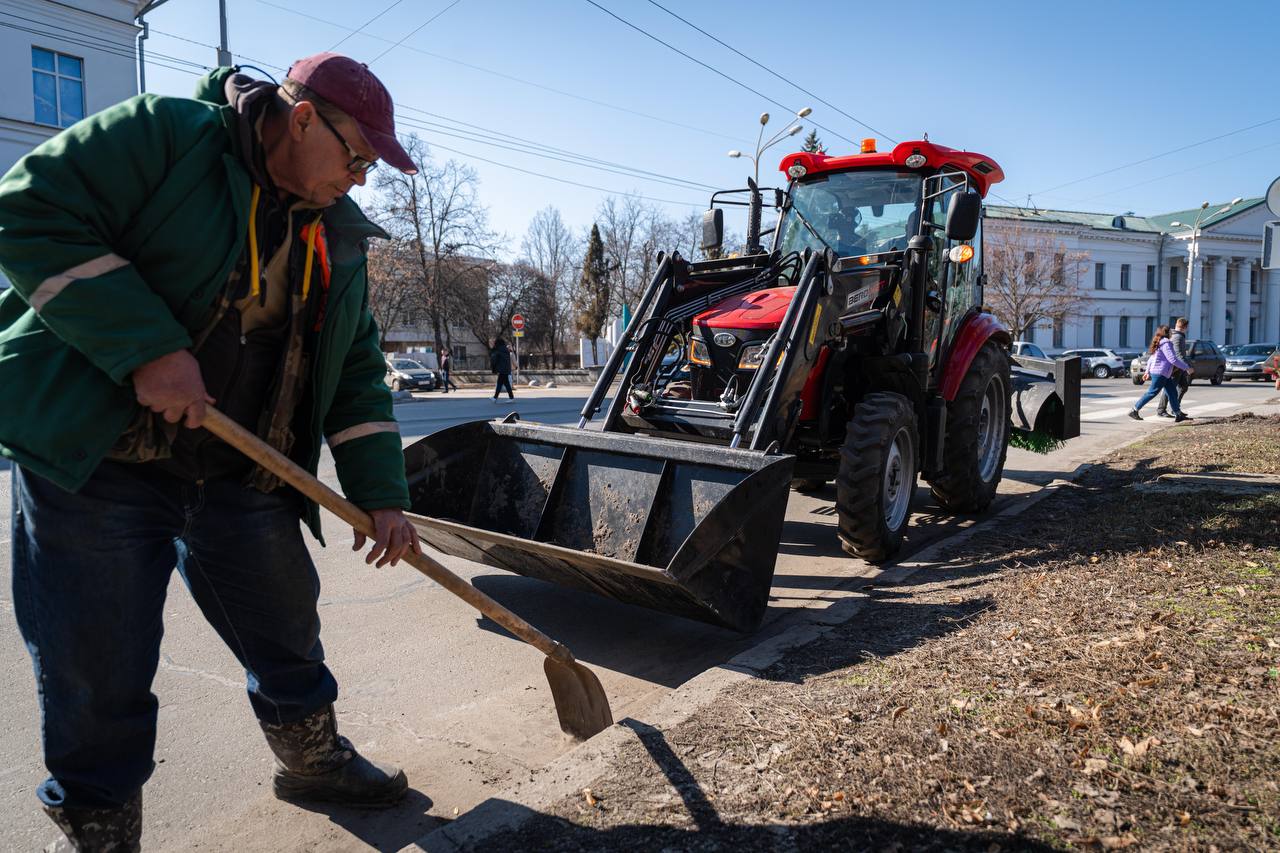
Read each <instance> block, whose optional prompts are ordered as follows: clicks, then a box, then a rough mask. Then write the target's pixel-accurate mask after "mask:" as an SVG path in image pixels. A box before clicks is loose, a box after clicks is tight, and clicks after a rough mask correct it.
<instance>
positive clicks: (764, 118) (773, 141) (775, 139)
mask: <svg viewBox="0 0 1280 853" xmlns="http://www.w3.org/2000/svg"><path fill="white" fill-rule="evenodd" d="M811 112H813V108H812V107H805V108H804V109H802V110H800V111H798V112H797V113H796V118H804V117H805V116H807V115H809V113H811ZM768 123H769V114H768V113H761V114H760V132H759V133H758V134H756V153H755V154H754V155H751V154H747V153H745V152H742V151H737V150H734V151H730V152H729V156H730V157H746V158H747V159H748V160H750V161H751V164H752V165H753V166H755V181H756V183H757V184H759V183H760V155H761V154H763V153H764V152H766V151H768V150H769V149H770V148H772V147H773V146H775V145H777V144H778V143H779V142H781V141H782V140H784V139H786V138H787V137H789V136H795V135H796V134H797V133H799V132H800V131H801V130H803V129H804V125H802V124H796V125H792V126H791V127H788V128H786V129H784V130H780V131H778V132H777V133H775V134H774V135H773V136H772V137H770V139H769V141H768V142H766V143H764V144H763V145H761V144H760V140H762V139H764V126H765V125H766V124H768Z"/></svg>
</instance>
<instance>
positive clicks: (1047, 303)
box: [982, 224, 1091, 339]
mask: <svg viewBox="0 0 1280 853" xmlns="http://www.w3.org/2000/svg"><path fill="white" fill-rule="evenodd" d="M993 232H994V233H993ZM1088 261H1089V255H1088V253H1086V252H1071V251H1068V250H1067V248H1066V246H1065V245H1063V243H1062V242H1061V241H1060V240H1057V239H1055V238H1054V237H1053V235H1051V234H1045V233H1041V232H1033V231H1030V230H1027V229H1025V228H1023V226H1022V225H1018V224H1015V225H1011V226H1008V227H1002V228H1001V229H1000V230H999V231H994V229H992V230H988V232H987V236H986V246H985V247H984V257H983V262H982V263H983V268H984V270H985V272H986V287H985V289H984V291H983V298H984V300H985V301H986V303H987V304H988V305H989V306H990V307H991V310H992V311H993V312H994V313H995V315H996V316H997V317H998V318H1000V320H1001V321H1003V322H1004V323H1005V325H1007V326H1008V327H1009V330H1010V331H1011V332H1012V333H1013V336H1014V338H1015V339H1021V338H1022V337H1023V335H1025V334H1026V331H1027V330H1028V329H1031V328H1034V327H1035V326H1036V325H1037V324H1039V323H1040V322H1042V321H1044V320H1050V321H1056V322H1065V321H1066V320H1067V319H1068V318H1071V317H1078V316H1080V315H1081V314H1083V313H1084V311H1085V309H1087V308H1088V307H1089V305H1090V303H1091V300H1090V299H1089V297H1088V296H1086V295H1085V293H1084V291H1082V290H1081V289H1080V276H1081V274H1082V272H1083V271H1084V269H1085V267H1086V266H1087V264H1088Z"/></svg>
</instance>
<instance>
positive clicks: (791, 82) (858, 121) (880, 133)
mask: <svg viewBox="0 0 1280 853" xmlns="http://www.w3.org/2000/svg"><path fill="white" fill-rule="evenodd" d="M649 2H650V3H651V4H652V5H654V6H657V7H658V8H659V9H661V10H662V11H664V12H666V13H667V14H668V15H670V16H671V17H673V18H675V19H676V20H677V21H680V22H681V23H683V24H685V25H686V26H689V27H692V28H693V29H695V30H697V31H698V32H700V33H702V34H703V35H704V36H706V37H707V38H709V39H711V40H712V41H713V42H715V43H716V44H718V45H720V46H721V47H723V48H726V49H728V50H731V51H733V52H734V53H736V54H737V55H738V56H740V57H742V58H743V59H745V60H746V61H747V62H750V63H751V64H752V65H754V66H756V67H757V68H759V69H761V70H763V71H767V72H768V73H770V74H772V75H773V76H774V77H777V78H778V79H779V80H781V81H782V82H783V83H786V84H787V85H789V86H791V87H792V88H795V89H799V90H800V91H801V92H804V93H805V94H806V95H808V96H809V97H811V98H813V99H814V100H816V101H818V102H819V103H821V104H824V105H825V106H828V107H830V108H831V109H833V110H835V111H836V112H838V113H840V115H842V116H844V117H845V118H847V119H849V120H850V121H852V122H854V123H855V124H860V125H862V126H863V127H865V128H866V129H867V130H869V131H871V132H872V133H874V134H875V135H876V136H883V137H884V138H885V139H887V140H889V141H890V142H894V143H896V142H897V141H898V140H896V139H894V138H893V137H892V136H890V135H889V134H887V133H885V132H884V131H882V130H876V129H875V128H874V127H872V126H871V125H869V124H867V123H866V122H865V121H863V120H862V119H860V118H858V117H857V116H852V115H849V114H848V113H847V112H845V111H844V110H842V109H840V108H839V107H837V106H836V105H835V104H833V103H831V102H830V101H828V100H826V99H825V98H823V97H822V96H821V95H815V94H814V93H813V92H810V91H809V90H808V89H806V88H805V87H804V86H801V85H800V84H799V83H797V82H795V81H794V80H790V79H788V78H786V77H783V76H782V75H781V74H779V73H778V72H777V71H774V70H773V69H772V68H770V67H768V66H767V65H764V64H763V63H760V62H757V61H756V60H754V59H752V58H751V57H750V56H748V55H747V54H745V53H743V52H742V51H740V50H738V49H737V48H736V47H734V46H733V45H731V44H727V43H725V42H724V41H721V40H720V39H719V38H717V37H715V36H713V35H712V34H711V33H709V32H707V31H706V30H704V29H703V28H702V27H700V26H698V25H697V24H695V23H693V22H692V21H689V20H687V19H686V18H682V17H680V16H679V15H677V14H676V13H675V12H672V11H671V10H670V9H668V8H667V7H666V6H663V5H662V4H661V3H659V2H657V0H649ZM592 5H595V4H594V3H593V4H592ZM815 124H816V122H815Z"/></svg>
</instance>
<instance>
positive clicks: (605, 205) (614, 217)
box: [596, 195, 650, 313]
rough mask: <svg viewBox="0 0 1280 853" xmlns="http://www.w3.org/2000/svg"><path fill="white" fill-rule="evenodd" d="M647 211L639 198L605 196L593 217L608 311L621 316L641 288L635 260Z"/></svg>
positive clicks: (633, 302)
mask: <svg viewBox="0 0 1280 853" xmlns="http://www.w3.org/2000/svg"><path fill="white" fill-rule="evenodd" d="M649 216H650V211H649V208H648V207H647V206H646V205H645V203H644V201H643V200H642V199H641V198H640V197H639V196H634V195H625V196H612V195H611V196H607V197H606V198H605V200H604V201H602V202H601V203H600V208H599V210H597V211H596V217H597V218H598V219H599V222H600V239H601V241H602V243H603V246H604V258H605V266H606V268H607V269H608V274H609V276H610V286H609V291H610V296H611V297H612V300H611V305H610V307H611V308H612V309H613V310H614V311H615V312H618V313H621V310H622V306H623V305H634V304H636V301H637V297H638V296H639V293H640V290H641V288H643V287H644V285H643V284H639V283H638V280H639V275H638V270H637V269H636V260H637V258H638V257H639V251H638V250H639V248H640V244H641V243H642V241H643V239H644V236H643V235H644V230H645V229H644V223H645V220H646V219H647V218H649Z"/></svg>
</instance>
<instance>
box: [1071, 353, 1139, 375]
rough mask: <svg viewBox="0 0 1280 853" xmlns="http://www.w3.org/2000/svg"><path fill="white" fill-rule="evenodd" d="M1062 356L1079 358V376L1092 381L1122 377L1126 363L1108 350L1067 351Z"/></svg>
mask: <svg viewBox="0 0 1280 853" xmlns="http://www.w3.org/2000/svg"><path fill="white" fill-rule="evenodd" d="M1062 355H1064V356H1068V355H1078V356H1080V375H1081V376H1092V377H1093V378H1094V379H1106V378H1107V377H1108V376H1124V369H1125V364H1126V363H1127V362H1125V360H1124V359H1123V358H1121V357H1120V356H1119V355H1118V354H1117V353H1116V351H1115V350H1110V349H1069V350H1067V351H1065V352H1063V353H1062Z"/></svg>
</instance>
